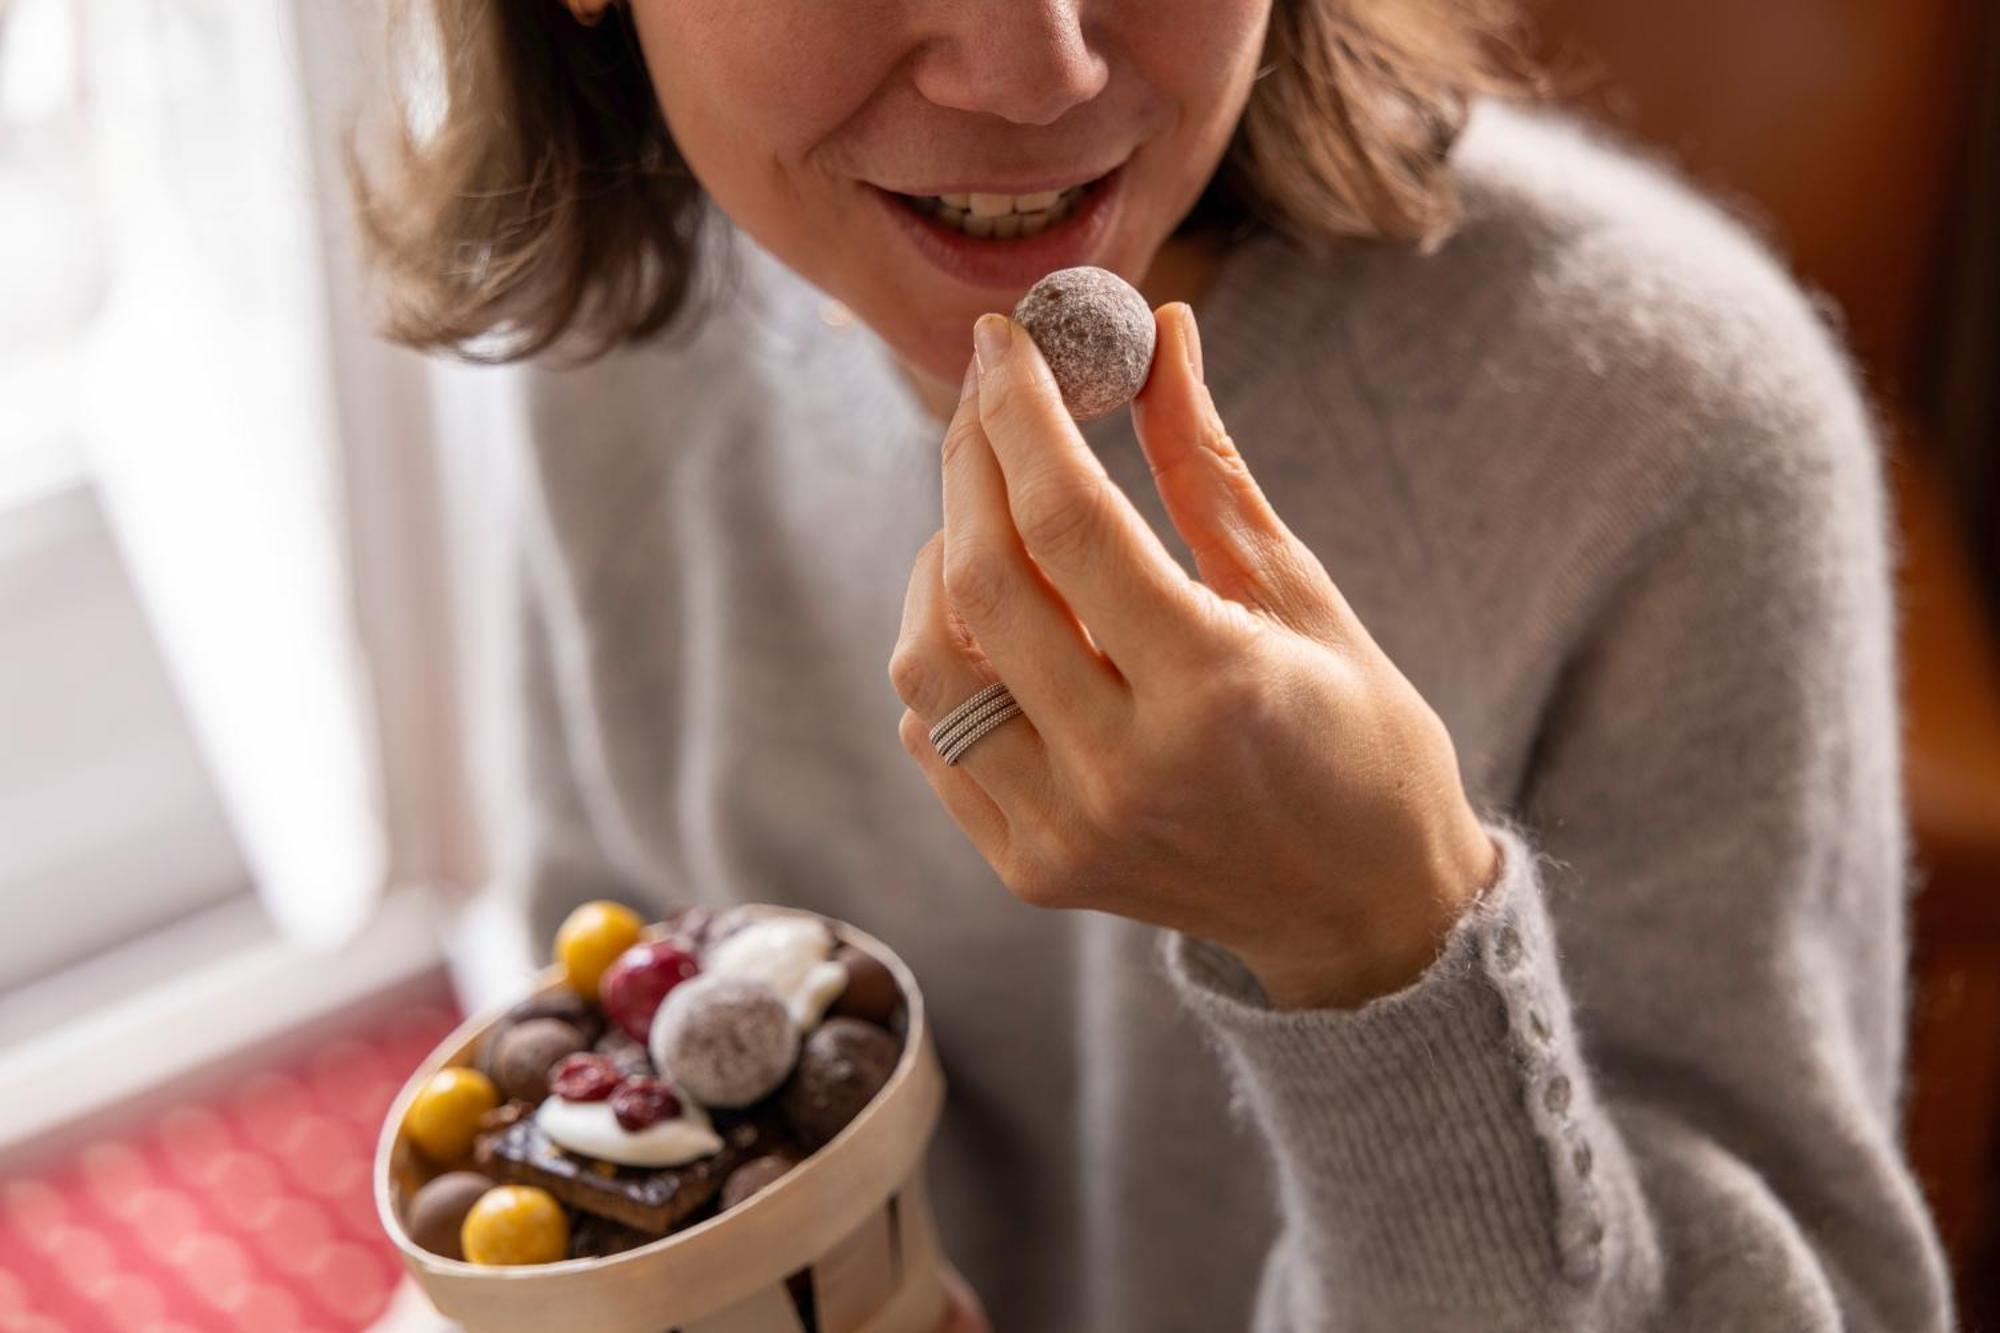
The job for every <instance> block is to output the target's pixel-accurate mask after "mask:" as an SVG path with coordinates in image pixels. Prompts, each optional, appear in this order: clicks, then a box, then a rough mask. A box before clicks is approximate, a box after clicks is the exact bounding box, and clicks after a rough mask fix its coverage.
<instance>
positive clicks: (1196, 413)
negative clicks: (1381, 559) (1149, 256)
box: [1132, 301, 1345, 637]
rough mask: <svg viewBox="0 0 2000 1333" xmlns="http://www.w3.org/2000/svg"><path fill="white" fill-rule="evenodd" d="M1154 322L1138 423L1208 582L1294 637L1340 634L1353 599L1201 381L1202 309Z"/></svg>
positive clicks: (1169, 504)
mask: <svg viewBox="0 0 2000 1333" xmlns="http://www.w3.org/2000/svg"><path fill="white" fill-rule="evenodd" d="M1153 318H1154V323H1155V324H1156V326H1157V338H1156V341H1155V344H1154V352H1153V370H1152V374H1151V375H1150V376H1149V377H1148V378H1147V380H1146V386H1145V388H1144V389H1142V390H1140V392H1139V396H1138V397H1137V398H1136V399H1134V400H1133V405H1132V420H1133V425H1134V427H1135V429H1136V431H1137V434H1138V436H1139V447H1140V449H1141V450H1142V451H1143V452H1144V453H1145V455H1146V463H1147V465H1148V466H1149V467H1150V468H1151V469H1152V473H1153V485H1154V486H1155V487H1156V488H1157V489H1158V490H1159V493H1160V500H1161V501H1162V503H1163V504H1164V505H1165V507H1166V511H1167V517H1168V518H1169V519H1171V520H1172V522H1173V525H1174V531H1176V532H1178V533H1179V534H1180V535H1181V540H1182V541H1184V542H1186V543H1187V545H1188V550H1189V551H1190V552H1191V553H1192V554H1193V556H1194V562H1195V568H1196V570H1197V571H1198V572H1199V573H1200V575H1201V581H1202V582H1203V583H1205V584H1207V585H1208V587H1209V589H1210V590H1211V591H1213V592H1215V593H1216V594H1217V595H1219V596H1222V597H1226V598H1228V599H1229V600H1231V601H1235V602H1241V603H1242V604H1244V605H1245V606H1247V607H1249V608H1250V609H1251V610H1253V611H1261V612H1263V613H1265V614H1266V615H1269V616H1271V617H1273V618H1274V619H1277V620H1278V621H1280V622H1282V623H1284V624H1287V625H1289V626H1291V627H1292V628H1294V629H1297V630H1300V631H1302V632H1305V633H1311V634H1314V635H1315V637H1318V636H1320V635H1321V634H1330V633H1332V632H1333V631H1334V630H1335V627H1336V626H1337V625H1338V624H1339V622H1340V620H1341V618H1342V615H1341V613H1342V612H1343V611H1344V609H1345V603H1344V600H1343V599H1342V598H1341V596H1340V593H1339V591H1338V590H1337V589H1335V588H1334V586H1333V581H1332V579H1330V578H1329V577H1328V576H1327V573H1326V570H1325V569H1324V568H1323V567H1322V566H1321V565H1320V563H1319V560H1318V558H1317V557H1316V556H1314V555H1313V553H1312V552H1311V551H1310V550H1309V549H1308V548H1307V547H1306V545H1305V544H1304V543H1303V542H1301V541H1300V540H1299V539H1298V538H1297V537H1296V536H1294V535H1293V533H1292V531H1291V529H1290V528H1288V527H1286V526H1285V523H1284V520H1282V519H1280V518H1279V517H1278V513H1277V511H1276V510H1275V509H1273V508H1272V507H1271V502H1270V500H1269V499H1267V498H1266V497H1265V495H1264V491H1263V488H1262V487H1261V486H1259V485H1258V484H1257V479H1256V478H1255V477H1253V476H1251V475H1250V467H1249V464H1248V463H1246V462H1244V460H1243V455H1242V454H1241V453H1239V452H1238V451H1237V448H1236V444H1235V442H1234V441H1233V440H1231V439H1230V438H1229V432H1228V430H1227V429H1226V428H1224V426H1223V424H1222V417H1221V416H1220V414H1218V413H1217V412H1216V409H1215V400H1214V399H1213V398H1212V397H1210V396H1209V392H1208V386H1207V385H1205V384H1204V383H1203V382H1202V379H1201V364H1202V360H1201V335H1200V334H1199V332H1198V331H1197V330H1196V328H1195V322H1194V311H1193V310H1192V309H1191V308H1189V306H1188V305H1187V304H1186V303H1185V302H1181V301H1176V302H1174V303H1172V304H1171V305H1164V306H1161V307H1160V309H1159V310H1157V311H1155V312H1154V316H1153Z"/></svg>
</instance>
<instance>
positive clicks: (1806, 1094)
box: [1165, 405, 1950, 1333]
mask: <svg viewBox="0 0 2000 1333" xmlns="http://www.w3.org/2000/svg"><path fill="white" fill-rule="evenodd" d="M1716 457H1717V458H1719V459H1720V460H1721V461H1720V462H1719V463H1718V464H1717V466H1715V467H1714V468H1712V469H1711V470H1710V472H1709V474H1708V480H1706V481H1705V482H1703V483H1702V484H1701V485H1699V486H1698V487H1691V488H1689V493H1688V495H1687V497H1686V500H1685V502H1684V503H1682V504H1680V505H1679V506H1678V507H1677V508H1676V510H1675V513H1674V515H1673V517H1672V518H1671V519H1670V520H1667V521H1664V522H1662V523H1661V525H1660V526H1659V528H1658V529H1657V530H1655V531H1654V532H1653V534H1652V536H1651V538H1650V539H1649V540H1647V541H1646V542H1644V543H1643V546H1644V549H1643V550H1640V551H1637V552H1635V553H1634V557H1633V558H1632V559H1631V560H1630V561H1629V562H1628V563H1627V564H1626V565H1625V566H1624V572H1623V573H1621V574H1620V575H1618V576H1617V579H1616V583H1617V587H1616V589H1615V591H1613V592H1610V593H1609V594H1607V595H1606V596H1605V597H1604V598H1603V599H1602V601H1601V604H1600V607H1599V609H1598V610H1597V611H1596V612H1595V613H1593V614H1592V615H1591V616H1590V617H1588V618H1587V623H1586V624H1585V625H1584V628H1583V630H1582V632H1581V633H1580V635H1579V636H1578V639H1577V642H1576V643H1575V644H1574V647H1573V649H1572V651H1571V652H1570V653H1569V655H1568V660H1567V663H1566V666H1565V669H1564V670H1563V672H1562V673H1561V677H1560V680H1559V682H1558V683H1557V684H1556V685H1555V687H1554V688H1553V690H1552V692H1551V697H1550V699H1549V703H1548V707H1547V709H1546V711H1545V714H1544V716H1543V718H1542V720H1541V722H1540V724H1539V727H1538V734H1537V737H1536V742H1535V745H1534V748H1533V758H1532V761H1531V767H1530V769H1529V772H1528V773H1527V775H1526V777H1525V778H1524V780H1523V784H1522V789H1521V791H1520V792H1519V796H1518V800H1516V801H1515V802H1513V803H1512V804H1511V805H1510V806H1509V808H1508V809H1507V810H1506V811H1504V812H1503V811H1498V810H1489V811H1487V812H1486V818H1485V824H1486V827H1487V830H1488V832H1489V834H1491V835H1492V836H1493V837H1494V838H1495V839H1496V841H1497V843H1498V845H1499V848H1500V850H1501V853H1502V869H1501V874H1500V877H1499V879H1498V881H1497V882H1496V883H1495V884H1493V885H1492V886H1491V887H1490V888H1489V889H1488V890H1487V892H1486V893H1485V895H1484V896H1483V897H1482V898H1481V899H1480V901H1479V902H1478V903H1477V904H1476V905H1475V907H1474V908H1473V909H1472V910H1471V911H1470V912H1469V913H1468V914H1467V915H1466V916H1465V917H1464V918H1462V919H1461V921H1460V922H1459V923H1458V924H1457V926H1456V927H1455V929H1454V930H1453V932H1452V933H1451V934H1450V935H1449V937H1448V939H1447V942H1446V944H1445V946H1444V948H1443V950H1442V952H1441V954H1440V956H1439V957H1438V958H1437V959H1436V960H1435V962H1434V964H1433V965H1432V966H1431V967H1430V968H1429V969H1428V971H1427V972H1426V973H1425V974H1424V975H1423V976H1421V977H1420V978H1419V979H1418V980H1417V981H1416V982H1414V983H1413V984H1411V985H1410V986H1409V987H1407V988H1406V989H1404V990H1402V991H1400V992H1398V993H1395V994H1392V995H1388V996H1385V997H1382V998H1379V999H1377V1000H1375V1001H1373V1002H1370V1003H1369V1004H1367V1005H1365V1006H1362V1007H1360V1008H1358V1009H1354V1010H1345V1011H1333V1010H1320V1011H1303V1012H1278V1011H1275V1010H1273V1009H1272V1008H1270V1007H1269V1005H1268V1004H1267V1003H1266V1002H1265V999H1264V997H1263V995H1262V993H1261V991H1260V990H1259V988H1258V986H1257V984H1256V982H1255V980H1254V979H1253V978H1252V977H1251V976H1250V975H1249V974H1248V972H1247V971H1246V969H1245V968H1244V967H1243V966H1242V965H1241V964H1240V962H1238V961H1237V960H1236V959H1235V958H1234V957H1233V956H1231V955H1230V954H1228V953H1227V952H1226V951H1224V950H1221V949H1219V948H1216V947H1214V946H1211V945H1208V944H1204V943H1202V942H1199V941H1195V940H1193V939H1190V938H1188V937H1186V936H1181V935H1168V936H1166V937H1165V954H1166V964H1167V971H1168V974H1169V976H1170V977H1171V978H1172V980H1173V982H1174V984H1175V986H1176V989H1177V990H1178V991H1179V992H1180V993H1181V994H1182V996H1183V997H1184V999H1185V1000H1186V1002H1187V1003H1188V1004H1189V1005H1190V1006H1191V1007H1192V1009H1193V1010H1194V1012H1195V1013H1196V1014H1197V1015H1199V1017H1200V1019H1201V1020H1202V1024H1203V1026H1204V1027H1205V1029H1206V1030H1207V1031H1208V1032H1209V1033H1210V1034H1211V1037H1212V1039H1213V1041H1214V1044H1215V1045H1217V1047H1218V1048H1219V1050H1220V1051H1221V1053H1222V1057H1223V1059H1224V1061H1225V1063H1226V1064H1227V1065H1228V1066H1229V1068H1230V1070H1231V1073H1232V1075H1233V1078H1234V1081H1235V1082H1236V1084H1237V1086H1238V1088H1239V1093H1240V1096H1239V1101H1240V1104H1241V1105H1242V1106H1243V1107H1244V1108H1245V1111H1246V1113H1247V1114H1248V1115H1249V1116H1250V1117H1251V1118H1252V1119H1253V1120H1254V1122H1255V1124H1256V1125H1257V1126H1258V1127H1259V1129H1260V1130H1261V1132H1262V1136H1263V1137H1264V1139H1265V1141H1266V1142H1267V1144H1268V1146H1269V1149H1270V1152H1271V1155H1272V1157H1273V1159H1274V1162H1275V1165H1276V1170H1277V1177H1278V1180H1279V1195H1280V1199H1281V1206H1282V1212H1283V1219H1282V1220H1283V1232H1282V1235H1281V1237H1280V1240H1279V1241H1278V1243H1277V1245H1276V1247H1275V1249H1274V1250H1273V1252H1272V1254H1271V1257H1270V1260H1269V1262H1268V1265H1267V1268H1266V1271H1265V1278H1264V1282H1263V1286H1262V1290H1261V1294H1260V1298H1259V1309H1258V1323H1257V1327H1258V1328H1259V1329H1261V1330H1270V1331H1272V1333H1275V1331H1277V1330H1287V1331H1290V1330H1297V1331H1301V1333H1302V1331H1303V1330H1312V1329H1335V1328H1337V1329H1341V1330H1348V1331H1352V1333H1363V1331H1364V1330H1365V1331H1367V1333H1375V1331H1376V1330H1381V1331H1383V1333H1387V1331H1388V1330H1396V1331H1397V1333H1419V1331H1422V1330H1440V1331H1442V1330H1475V1329H1476V1330H1482V1331H1487V1330H1524V1331H1525V1330H1592V1331H1593V1333H1599V1331H1606V1330H1627V1329H1648V1330H1687V1331H1688V1333H1693V1331H1694V1330H1715V1329H1744V1330H1749V1329H1780V1328H1782V1329H1790V1330H1826V1331H1827V1333H1832V1331H1833V1330H1849V1331H1860V1330H1881V1331H1883V1333H1887V1331H1888V1330H1895V1331H1896V1333H1911V1331H1915V1330H1942V1329H1944V1328H1946V1327H1948V1325H1949V1322H1950V1314H1949V1309H1948V1300H1949V1298H1948V1295H1947V1283H1946V1280H1945V1276H1944V1270H1943V1265H1942V1262H1941V1259H1940V1255H1939V1250H1938V1247H1937V1244H1936V1241H1935V1238H1934V1236H1933V1233H1932V1230H1931V1228H1930V1224H1929V1222H1928V1220H1927V1217H1926V1215H1925V1212H1924V1209H1923V1206H1922V1202H1921V1199H1920V1197H1919V1195H1918V1192H1917V1190H1916V1187H1915V1185H1914V1183H1913V1180H1912V1178H1911V1176H1910V1174H1909V1172H1908V1170H1907V1168H1906V1166H1905V1164H1904V1163H1903V1161H1902V1159H1901V1157H1900V1155H1899V1147H1898V1125H1897V1109H1896V1108H1897V1098H1898V1091H1899V1089H1898V1080H1899V1069H1900V1064H1901V1059H1902V1028H1903V1019H1904V1013H1903V987H1904V981H1905V976H1904V967H1905V959H1904V945H1903V940H1904V935H1905V925H1904V912H1905V888H1906V863H1905V854H1906V853H1905V844H1906V835H1905V830H1904V825H1903V814H1902V807H1901V804H1900V802H1901V797H1900V791H1899V783H1898V757H1899V756H1898V744H1899V741H1898V731H1897V711H1896V700H1895V681H1894V676H1895V664H1894V660H1893V645H1894V639H1893V604H1892V596H1891V592H1890V584H1889V578H1888V572H1889V559H1888V549H1887V532H1886V525H1885V521H1884V501H1883V496H1882V486H1881V477H1880V473H1879V466H1880V460H1879V457H1878V456H1877V455H1876V453H1875V451H1874V446H1873V443H1872V439H1871V437H1870V434H1869V432H1868V430H1867V428H1866V425H1865V423H1864V420H1863V418H1862V417H1861V414H1860V412H1859V409H1858V406H1856V407H1854V409H1853V410H1852V411H1843V410H1842V409H1841V407H1840V406H1838V405H1836V406H1835V407H1834V408H1832V409H1828V410H1817V411H1814V412H1809V413H1804V414H1802V415H1801V416H1800V418H1799V419H1798V420H1797V421H1796V422H1795V423H1793V433H1792V434H1791V435H1790V436H1789V437H1788V438H1787V439H1785V440H1784V441H1782V442H1779V443H1778V445H1777V447H1774V448H1769V449H1762V450H1760V449H1755V448H1745V449H1744V450H1742V451H1740V452H1739V453H1738V454H1737V455H1736V456H1733V457H1732V456H1730V455H1728V454H1727V453H1726V452H1723V453H1718V455H1716ZM1330 873H1335V874H1337V873H1338V868H1337V867H1334V868H1331V871H1330Z"/></svg>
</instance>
